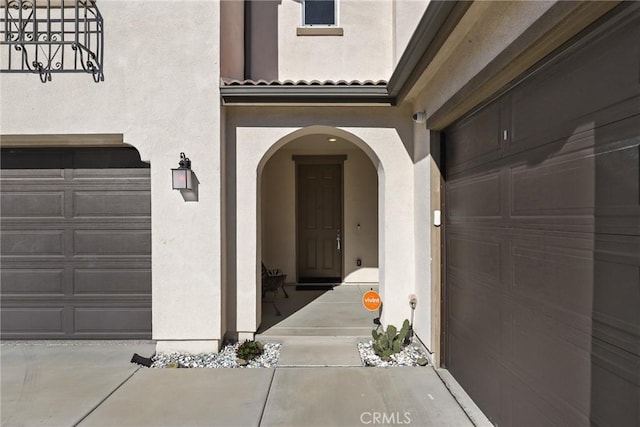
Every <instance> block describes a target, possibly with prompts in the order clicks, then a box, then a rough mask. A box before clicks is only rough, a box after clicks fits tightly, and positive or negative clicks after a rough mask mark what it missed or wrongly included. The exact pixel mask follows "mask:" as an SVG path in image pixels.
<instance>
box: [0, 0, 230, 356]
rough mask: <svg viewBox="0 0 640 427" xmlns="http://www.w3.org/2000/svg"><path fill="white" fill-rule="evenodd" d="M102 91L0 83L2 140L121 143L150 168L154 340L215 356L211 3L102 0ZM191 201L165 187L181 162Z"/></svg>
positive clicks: (216, 112)
mask: <svg viewBox="0 0 640 427" xmlns="http://www.w3.org/2000/svg"><path fill="white" fill-rule="evenodd" d="M99 7H100V10H101V12H102V15H103V17H104V22H105V57H104V62H105V64H104V71H105V81H104V82H102V83H99V84H96V83H94V82H93V81H92V79H91V77H90V76H89V75H77V74H65V75H61V74H56V75H54V76H53V81H51V82H49V83H46V84H42V83H40V81H39V78H38V76H37V75H32V74H11V75H7V74H2V75H0V84H1V89H0V90H1V92H2V96H1V97H0V108H1V111H2V114H1V118H0V120H1V121H0V127H1V132H2V134H95V133H113V134H122V135H123V138H124V142H125V143H128V144H131V145H133V146H134V147H136V148H138V150H139V151H140V154H141V157H142V159H143V160H145V161H149V162H150V164H151V191H152V197H151V209H152V269H153V271H152V292H153V296H152V304H153V338H154V339H156V340H158V349H159V350H187V351H194V352H199V351H205V350H207V351H211V350H216V351H217V348H218V340H219V339H220V338H221V337H222V334H223V333H224V331H223V325H222V324H221V321H220V315H219V313H220V311H221V289H220V278H221V229H220V225H221V219H220V218H221V209H222V199H221V179H220V174H221V171H220V155H221V153H220V149H221V147H220V144H219V135H220V106H219V102H218V99H219V88H218V84H219V66H220V64H219V51H220V36H219V28H220V25H219V3H218V2H215V1H189V2H184V1H162V2H160V1H158V2H153V3H149V2H143V1H121V0H101V1H100V2H99ZM181 151H184V152H185V153H186V155H187V156H189V157H190V158H191V160H192V167H193V170H194V172H195V174H196V176H197V179H198V181H199V182H200V185H199V201H197V202H185V201H184V200H183V198H182V197H181V194H180V193H179V192H178V191H175V190H172V189H171V172H170V169H171V168H173V167H177V164H178V160H179V153H180V152H181Z"/></svg>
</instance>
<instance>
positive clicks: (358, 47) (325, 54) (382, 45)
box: [250, 0, 393, 80]
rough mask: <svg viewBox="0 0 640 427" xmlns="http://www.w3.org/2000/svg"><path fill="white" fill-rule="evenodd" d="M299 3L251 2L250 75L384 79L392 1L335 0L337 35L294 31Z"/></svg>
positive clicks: (389, 69) (387, 71)
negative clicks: (301, 33) (311, 34)
mask: <svg viewBox="0 0 640 427" xmlns="http://www.w3.org/2000/svg"><path fill="white" fill-rule="evenodd" d="M301 3H302V2H300V1H296V0H282V1H278V2H274V1H267V2H263V1H259V2H254V5H253V6H252V22H255V26H253V27H252V30H251V31H252V34H251V39H252V49H251V54H250V55H251V76H250V77H251V78H253V79H258V78H263V79H280V80H287V79H291V80H313V79H317V80H368V79H370V80H380V79H388V78H389V76H390V75H391V72H392V65H393V64H392V51H393V46H392V44H391V43H390V40H391V39H392V37H393V35H392V19H391V16H392V5H393V3H392V2H391V1H366V0H364V1H363V0H340V1H338V2H337V3H338V27H340V28H342V30H343V35H341V36H336V35H321V36H301V35H297V28H298V27H300V26H301V25H302V4H301ZM274 26H277V27H275V28H274ZM274 43H275V44H274Z"/></svg>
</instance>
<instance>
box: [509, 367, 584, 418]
mask: <svg viewBox="0 0 640 427" xmlns="http://www.w3.org/2000/svg"><path fill="white" fill-rule="evenodd" d="M507 382H508V383H509V384H510V388H509V390H508V396H506V399H508V401H509V403H511V404H512V407H513V411H512V412H511V413H510V414H505V415H506V416H512V417H513V418H512V419H511V420H509V421H508V422H506V423H505V424H508V425H514V426H518V427H539V426H554V427H557V426H579V425H588V424H589V420H588V418H587V417H586V416H585V415H584V414H582V413H580V412H578V411H577V410H576V409H575V408H573V407H572V406H570V405H568V404H566V402H563V401H559V400H558V399H556V398H555V396H552V395H550V394H548V393H543V394H541V393H540V392H539V391H538V390H534V389H532V388H531V387H530V386H529V384H528V382H527V381H526V380H523V379H521V378H519V377H518V376H517V375H515V374H513V373H509V375H508V377H507ZM505 406H507V405H505ZM509 406H511V405H509Z"/></svg>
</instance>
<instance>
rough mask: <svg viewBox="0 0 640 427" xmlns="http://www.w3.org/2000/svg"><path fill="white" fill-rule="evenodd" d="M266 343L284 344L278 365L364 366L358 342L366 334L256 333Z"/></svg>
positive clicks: (364, 338)
mask: <svg viewBox="0 0 640 427" xmlns="http://www.w3.org/2000/svg"><path fill="white" fill-rule="evenodd" d="M256 339H257V340H259V341H263V342H279V343H281V344H282V348H281V351H280V358H279V360H278V368H286V367H326V366H362V362H361V360H360V353H359V352H358V342H360V341H363V340H366V337H341V336H334V337H328V336H296V337H293V336H256Z"/></svg>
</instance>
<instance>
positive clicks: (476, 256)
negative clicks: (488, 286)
mask: <svg viewBox="0 0 640 427" xmlns="http://www.w3.org/2000/svg"><path fill="white" fill-rule="evenodd" d="M447 245H448V246H447V259H448V261H449V268H450V269H451V270H452V271H457V272H459V273H462V274H465V275H469V276H480V278H482V279H485V280H486V279H488V280H489V281H490V282H497V281H499V280H500V251H501V247H500V243H499V242H496V241H486V240H482V239H480V238H478V237H472V236H468V235H460V234H458V235H454V236H450V237H449V238H448V239H447Z"/></svg>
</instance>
